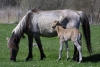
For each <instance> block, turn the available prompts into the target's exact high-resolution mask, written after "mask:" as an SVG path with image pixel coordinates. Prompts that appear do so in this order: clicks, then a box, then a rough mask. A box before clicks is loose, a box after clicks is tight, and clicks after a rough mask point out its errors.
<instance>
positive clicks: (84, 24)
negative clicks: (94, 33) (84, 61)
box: [78, 11, 92, 55]
mask: <svg viewBox="0 0 100 67" xmlns="http://www.w3.org/2000/svg"><path fill="white" fill-rule="evenodd" d="M78 14H79V15H80V20H81V22H82V30H83V33H84V36H85V39H86V44H87V49H88V51H89V53H90V55H92V46H91V37H90V36H91V33H90V25H89V20H88V17H87V16H86V15H85V14H84V13H83V12H82V11H78Z"/></svg>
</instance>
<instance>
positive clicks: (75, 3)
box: [0, 0, 100, 24]
mask: <svg viewBox="0 0 100 67" xmlns="http://www.w3.org/2000/svg"><path fill="white" fill-rule="evenodd" d="M6 7H7V8H8V7H17V8H18V9H20V10H22V11H23V10H24V11H25V10H26V11H28V10H30V9H33V8H37V9H39V10H56V9H74V10H80V11H83V12H85V13H86V14H87V16H88V18H89V20H90V22H91V23H93V22H95V23H96V24H98V23H99V24H100V0H0V8H1V9H4V8H6Z"/></svg>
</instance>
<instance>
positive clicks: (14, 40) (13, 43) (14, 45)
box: [7, 33, 20, 61]
mask: <svg viewBox="0 0 100 67" xmlns="http://www.w3.org/2000/svg"><path fill="white" fill-rule="evenodd" d="M7 40H8V42H7V44H8V47H9V50H10V60H11V61H16V56H17V52H18V49H19V46H18V44H19V41H20V39H19V38H18V37H17V36H16V35H15V34H14V33H13V34H12V36H11V38H10V39H7Z"/></svg>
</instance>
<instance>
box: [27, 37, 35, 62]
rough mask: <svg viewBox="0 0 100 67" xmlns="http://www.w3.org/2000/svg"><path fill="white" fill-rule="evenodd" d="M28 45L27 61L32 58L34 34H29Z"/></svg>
mask: <svg viewBox="0 0 100 67" xmlns="http://www.w3.org/2000/svg"><path fill="white" fill-rule="evenodd" d="M28 42H29V43H28V46H29V53H28V57H27V58H26V61H28V60H30V59H32V58H33V57H32V43H33V36H28Z"/></svg>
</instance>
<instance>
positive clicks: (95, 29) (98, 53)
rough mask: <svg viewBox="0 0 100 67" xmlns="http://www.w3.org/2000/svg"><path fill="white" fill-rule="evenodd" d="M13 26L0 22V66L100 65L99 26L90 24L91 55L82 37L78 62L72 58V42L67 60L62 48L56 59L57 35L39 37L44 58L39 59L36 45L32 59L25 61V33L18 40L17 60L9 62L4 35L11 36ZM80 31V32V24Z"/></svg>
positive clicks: (62, 66)
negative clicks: (58, 59) (81, 59)
mask: <svg viewBox="0 0 100 67" xmlns="http://www.w3.org/2000/svg"><path fill="white" fill-rule="evenodd" d="M15 26H16V25H15V24H0V67H99V65H100V26H97V25H94V26H92V25H91V43H92V49H93V55H92V56H90V55H89V53H88V50H87V48H86V43H85V40H84V37H83V38H82V56H83V61H82V62H81V63H80V64H79V63H78V62H75V61H73V60H72V56H73V43H72V42H69V57H70V58H69V60H68V61H66V51H65V48H64V49H63V54H62V59H61V60H60V61H56V59H57V58H58V51H59V39H58V38H57V37H52V38H46V37H41V41H42V46H43V49H44V53H45V55H46V58H45V59H44V60H43V61H42V60H40V53H39V50H38V48H37V47H36V46H34V47H33V59H32V60H30V61H28V62H26V61H25V59H26V57H27V55H28V45H27V44H28V41H27V35H25V38H24V39H23V38H22V39H21V41H20V44H19V52H18V55H17V61H16V62H11V61H10V60H9V57H10V54H9V49H8V47H7V41H6V37H10V36H11V33H12V30H13V29H14V28H15ZM80 31H81V32H82V30H81V26H80ZM34 42H35V41H34ZM64 47H65V46H64Z"/></svg>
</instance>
